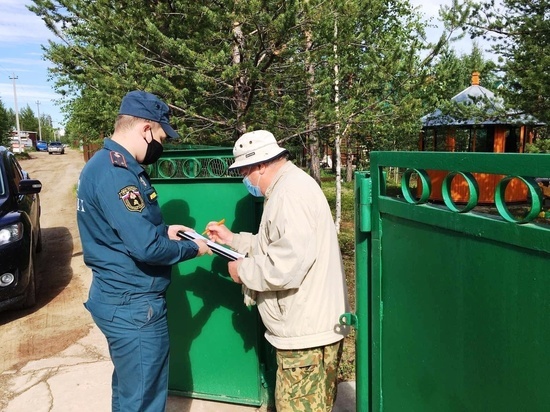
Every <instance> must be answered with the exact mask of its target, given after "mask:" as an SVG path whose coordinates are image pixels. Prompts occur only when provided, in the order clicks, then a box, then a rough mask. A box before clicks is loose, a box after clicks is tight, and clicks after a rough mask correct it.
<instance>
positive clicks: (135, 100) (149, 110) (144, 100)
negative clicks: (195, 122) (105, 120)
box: [118, 90, 180, 138]
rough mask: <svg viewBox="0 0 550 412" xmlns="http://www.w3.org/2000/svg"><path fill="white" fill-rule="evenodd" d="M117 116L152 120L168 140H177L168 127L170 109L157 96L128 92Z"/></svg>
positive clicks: (175, 133) (170, 127) (176, 134)
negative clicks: (157, 124)
mask: <svg viewBox="0 0 550 412" xmlns="http://www.w3.org/2000/svg"><path fill="white" fill-rule="evenodd" d="M118 114H124V115H128V116H134V117H139V118H141V119H146V120H152V121H154V122H157V123H159V124H160V125H161V126H162V130H164V132H165V133H166V135H167V136H168V137H169V138H178V137H180V136H179V134H178V133H177V132H176V131H175V130H174V129H172V126H170V123H169V120H170V109H169V108H168V105H167V104H166V103H164V102H163V101H162V100H160V99H159V98H158V97H157V96H155V95H154V94H151V93H147V92H144V91H141V90H134V91H133V92H129V93H128V94H126V96H124V98H123V99H122V103H120V110H119V111H118Z"/></svg>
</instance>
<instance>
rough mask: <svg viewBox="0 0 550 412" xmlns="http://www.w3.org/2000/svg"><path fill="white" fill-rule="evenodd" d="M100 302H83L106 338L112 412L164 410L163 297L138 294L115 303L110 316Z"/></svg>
mask: <svg viewBox="0 0 550 412" xmlns="http://www.w3.org/2000/svg"><path fill="white" fill-rule="evenodd" d="M104 305H105V304H104V303H98V302H93V301H92V300H89V301H88V302H87V303H86V307H87V308H88V309H90V312H91V313H92V317H93V319H94V321H95V323H96V324H97V326H98V327H99V329H100V330H101V331H102V332H103V334H104V335H105V337H106V338H107V342H108V345H109V352H110V355H111V360H112V362H113V365H114V371H113V377H112V390H113V395H112V410H113V412H119V411H120V412H164V410H165V408H166V399H167V396H168V354H169V339H168V322H167V318H166V302H165V299H164V297H160V296H157V297H154V298H141V299H140V300H138V301H130V302H128V303H126V304H123V305H117V306H116V310H115V311H114V314H113V315H112V316H105V313H109V312H110V313H112V312H111V311H110V310H109V309H107V308H106V307H105V306H104ZM99 306H103V307H102V308H101V309H99ZM109 306H110V305H109ZM94 307H95V308H96V309H99V310H94ZM111 308H113V307H112V306H111ZM105 309H107V311H105ZM113 309H114V308H113ZM105 318H106V319H105ZM109 318H111V319H110V320H109Z"/></svg>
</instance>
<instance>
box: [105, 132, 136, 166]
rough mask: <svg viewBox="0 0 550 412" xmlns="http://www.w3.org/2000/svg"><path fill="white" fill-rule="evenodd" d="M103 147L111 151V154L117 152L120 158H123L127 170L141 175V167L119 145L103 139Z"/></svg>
mask: <svg viewBox="0 0 550 412" xmlns="http://www.w3.org/2000/svg"><path fill="white" fill-rule="evenodd" d="M103 145H104V147H105V149H107V150H111V151H113V152H118V153H120V154H121V155H122V156H124V159H125V160H126V164H127V166H128V169H130V170H133V171H135V172H136V173H141V172H142V171H143V167H142V166H141V165H140V164H139V163H138V161H137V160H136V158H135V157H134V156H132V155H131V154H130V152H129V151H128V150H126V149H125V148H124V146H122V145H121V144H119V143H117V142H115V141H114V140H112V139H105V141H104V143H103Z"/></svg>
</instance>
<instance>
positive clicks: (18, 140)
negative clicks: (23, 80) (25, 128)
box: [10, 73, 23, 153]
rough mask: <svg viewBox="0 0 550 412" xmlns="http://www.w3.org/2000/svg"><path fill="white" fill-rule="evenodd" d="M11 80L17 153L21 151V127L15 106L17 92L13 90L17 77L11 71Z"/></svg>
mask: <svg viewBox="0 0 550 412" xmlns="http://www.w3.org/2000/svg"><path fill="white" fill-rule="evenodd" d="M10 79H11V80H13V102H14V106H15V123H16V126H17V142H18V144H19V153H23V151H22V148H21V128H20V127H19V109H18V108H17V92H16V91H15V81H16V80H17V79H18V77H17V76H16V75H15V73H13V77H10Z"/></svg>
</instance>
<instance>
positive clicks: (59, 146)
mask: <svg viewBox="0 0 550 412" xmlns="http://www.w3.org/2000/svg"><path fill="white" fill-rule="evenodd" d="M53 153H59V154H65V146H63V143H61V142H50V143H48V154H53Z"/></svg>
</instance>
